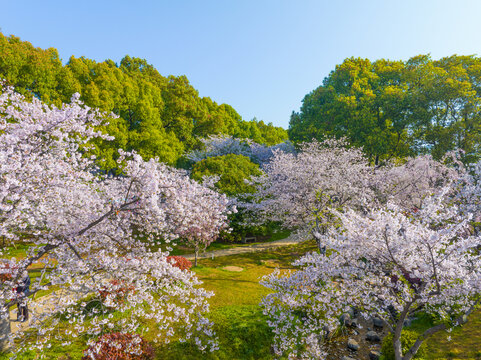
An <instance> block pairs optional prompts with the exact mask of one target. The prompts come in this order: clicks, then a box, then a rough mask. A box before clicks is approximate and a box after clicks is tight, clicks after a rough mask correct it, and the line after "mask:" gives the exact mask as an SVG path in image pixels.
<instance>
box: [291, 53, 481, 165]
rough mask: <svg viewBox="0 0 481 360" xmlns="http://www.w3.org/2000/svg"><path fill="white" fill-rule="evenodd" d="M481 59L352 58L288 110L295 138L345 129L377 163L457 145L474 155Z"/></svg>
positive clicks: (480, 135)
mask: <svg viewBox="0 0 481 360" xmlns="http://www.w3.org/2000/svg"><path fill="white" fill-rule="evenodd" d="M480 66H481V59H480V58H476V57H474V56H456V55H454V56H451V57H447V58H442V59H440V60H436V61H435V60H432V59H431V58H430V57H429V56H427V55H420V56H416V57H413V58H411V59H409V60H408V61H390V60H384V59H381V60H378V61H375V62H371V61H369V60H367V59H360V58H349V59H346V60H345V61H344V62H343V63H342V64H340V65H337V66H336V69H335V70H334V71H332V72H331V74H330V75H329V76H328V77H326V78H325V79H324V81H323V84H322V85H321V86H320V87H318V88H317V89H315V90H314V91H313V92H311V93H309V94H308V95H306V97H305V98H304V100H303V104H302V107H301V109H300V111H299V112H298V113H296V112H294V113H293V114H292V116H291V121H290V125H289V136H290V138H291V139H292V140H295V141H310V140H311V139H312V138H316V139H319V140H321V139H323V138H325V137H327V136H335V137H344V136H345V137H347V138H348V139H349V142H350V143H351V144H352V145H355V146H360V147H362V148H363V149H364V151H365V153H366V155H367V156H368V158H369V160H370V161H371V162H372V163H374V164H379V163H380V162H382V161H385V160H387V159H391V158H393V157H405V156H409V155H414V154H420V153H430V154H432V155H433V157H434V158H435V159H440V158H441V157H442V156H443V155H444V154H445V153H446V152H448V151H451V150H456V149H461V150H463V151H464V152H465V158H464V160H466V161H472V160H475V159H476V158H478V157H479V144H480V142H481V128H480V126H481V125H480V124H481V118H480V101H481V93H480V88H479V80H480V76H481V72H480Z"/></svg>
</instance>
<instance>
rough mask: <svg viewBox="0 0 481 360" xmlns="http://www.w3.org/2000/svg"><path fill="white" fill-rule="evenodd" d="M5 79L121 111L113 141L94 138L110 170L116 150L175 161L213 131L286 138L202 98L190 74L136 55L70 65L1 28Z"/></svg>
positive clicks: (32, 90) (33, 91)
mask: <svg viewBox="0 0 481 360" xmlns="http://www.w3.org/2000/svg"><path fill="white" fill-rule="evenodd" d="M0 78H3V79H5V81H6V82H7V84H8V85H11V86H13V87H15V89H16V91H17V92H19V93H21V94H23V95H26V96H27V97H32V96H34V97H36V98H38V99H41V100H42V101H43V102H45V103H47V104H54V105H56V106H60V105H61V104H62V103H66V102H69V101H70V98H71V97H72V95H73V94H74V93H75V92H78V93H80V95H81V96H80V99H81V100H82V101H83V102H84V103H85V104H86V105H88V106H90V107H94V108H98V109H100V110H101V111H105V112H112V113H113V114H115V115H117V116H118V117H112V119H110V124H109V125H108V126H107V127H106V128H105V129H106V131H107V132H108V133H109V134H110V135H113V136H115V141H113V142H105V141H102V140H96V141H95V144H96V145H97V150H96V155H97V157H98V158H99V159H101V163H102V166H103V167H104V168H106V169H110V168H115V167H116V163H115V160H116V155H115V154H116V149H118V148H122V149H124V150H127V151H130V150H136V151H137V152H138V153H139V154H140V155H141V156H142V157H143V158H144V159H149V158H152V157H158V158H159V160H160V161H163V162H167V163H169V164H175V163H176V161H177V160H178V159H179V158H180V157H181V156H182V155H183V154H184V153H185V152H187V151H190V150H192V149H195V148H196V147H198V146H200V145H201V144H200V142H199V138H203V137H206V136H208V135H213V134H227V135H232V136H235V137H240V138H248V139H252V140H254V141H255V142H257V143H261V144H266V145H274V144H277V143H279V142H282V141H284V140H286V139H287V132H286V131H285V130H284V129H282V128H280V127H274V126H273V125H272V124H265V123H264V122H263V121H258V120H256V119H253V120H252V121H244V120H243V119H242V117H241V116H240V115H239V114H238V113H237V112H236V111H235V110H234V108H232V107H231V106H230V105H227V104H221V105H218V104H217V103H216V102H214V101H213V100H212V99H210V98H208V97H200V96H199V93H198V91H197V90H196V89H195V88H194V87H193V86H192V85H191V84H190V83H189V80H188V79H187V77H186V76H168V77H165V76H162V75H161V74H160V73H159V72H158V71H157V70H156V69H155V68H154V67H153V66H152V65H150V64H148V63H147V61H146V60H144V59H139V58H135V57H130V56H125V57H124V58H123V59H122V60H121V62H120V64H117V63H115V62H114V61H112V60H105V61H103V62H96V61H94V60H91V59H88V58H85V57H80V58H76V57H74V56H71V57H70V59H69V60H68V62H67V63H66V64H65V65H64V64H62V61H61V59H60V58H59V55H58V52H57V50H56V49H54V48H49V49H46V50H44V49H40V48H35V47H34V46H32V44H30V43H29V42H25V41H21V40H20V39H19V38H18V37H15V36H9V37H5V36H4V35H3V34H1V33H0Z"/></svg>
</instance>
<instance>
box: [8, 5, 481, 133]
mask: <svg viewBox="0 0 481 360" xmlns="http://www.w3.org/2000/svg"><path fill="white" fill-rule="evenodd" d="M480 15H481V1H477V0H471V1H468V0H457V1H455V0H450V1H447V0H446V1H444V0H417V1H412V0H402V1H400V0H396V1H394V0H379V1H378V0H371V1H369V0H364V1H360V0H358V1H357V0H350V1H349V0H318V1H302V0H297V1H294V0H292V1H281V0H277V1H273V0H272V1H267V0H266V1H263V0H257V1H250V0H218V1H209V0H192V1H183V0H171V1H162V0H157V1H154V0H152V1H143V0H137V1H134V0H129V1H123V0H116V1H107V0H96V1H90V0H82V1H77V2H75V1H53V0H50V1H42V0H36V1H30V0H0V28H1V29H2V32H3V33H4V34H6V35H9V34H14V35H16V36H19V37H20V38H22V40H27V41H30V42H31V43H32V44H33V45H35V46H38V47H41V48H48V47H55V48H57V49H58V50H59V53H60V56H61V58H62V59H63V61H64V62H66V61H67V60H68V58H69V57H70V55H72V54H73V55H75V56H77V57H79V56H86V57H89V58H93V59H95V60H98V61H102V60H105V59H112V60H114V61H116V62H119V61H120V60H121V58H122V57H123V56H124V55H126V54H128V55H130V56H136V57H141V58H145V59H147V61H148V62H149V63H151V64H153V65H154V66H155V67H156V68H157V69H158V70H159V71H160V73H161V74H162V75H169V74H174V75H181V74H185V75H187V77H188V78H189V80H190V82H191V83H192V85H193V86H194V87H195V88H196V89H197V90H199V93H200V95H201V96H209V97H211V98H212V99H213V100H214V101H216V102H218V103H228V104H230V105H232V106H233V107H234V108H235V109H236V110H237V111H238V112H239V113H240V114H241V115H242V117H243V118H244V119H246V120H250V119H252V118H253V117H254V116H255V117H257V118H258V119H262V120H264V121H266V122H273V123H274V124H275V125H279V126H283V127H285V128H287V126H288V122H289V117H290V114H291V112H292V111H293V110H296V111H297V110H298V109H299V107H300V105H301V101H302V98H303V97H304V95H306V94H307V93H308V92H310V91H312V90H313V89H315V88H316V87H317V86H319V85H320V84H321V81H322V79H323V78H324V77H325V76H327V75H328V74H329V72H330V71H331V70H333V69H334V67H335V65H336V64H339V63H341V62H342V61H343V59H345V58H347V57H351V56H355V57H367V58H369V59H371V60H375V59H379V58H389V59H404V60H405V59H408V58H409V57H411V56H414V55H418V54H421V53H422V54H424V53H431V55H432V57H433V58H440V57H443V56H448V55H452V54H466V55H467V54H469V55H471V54H480V55H481V50H480V48H481V21H480Z"/></svg>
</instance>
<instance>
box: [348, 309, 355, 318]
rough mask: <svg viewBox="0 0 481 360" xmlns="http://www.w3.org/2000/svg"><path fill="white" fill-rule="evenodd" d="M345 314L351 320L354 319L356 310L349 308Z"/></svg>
mask: <svg viewBox="0 0 481 360" xmlns="http://www.w3.org/2000/svg"><path fill="white" fill-rule="evenodd" d="M347 313H348V314H349V315H351V319H354V318H355V317H356V310H355V309H354V308H353V307H351V308H350V309H349V310H348V311H347Z"/></svg>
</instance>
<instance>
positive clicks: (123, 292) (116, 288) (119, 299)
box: [99, 279, 135, 304]
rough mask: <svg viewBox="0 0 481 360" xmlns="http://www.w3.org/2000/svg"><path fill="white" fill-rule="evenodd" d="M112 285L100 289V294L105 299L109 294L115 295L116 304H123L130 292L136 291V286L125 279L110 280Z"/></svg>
mask: <svg viewBox="0 0 481 360" xmlns="http://www.w3.org/2000/svg"><path fill="white" fill-rule="evenodd" d="M109 283H110V285H111V286H110V287H103V288H102V289H100V290H99V293H100V296H101V298H102V300H103V301H105V299H106V298H107V296H108V295H113V296H112V297H113V301H114V303H116V304H121V303H123V302H124V301H125V298H126V297H127V295H128V294H129V293H130V292H134V291H135V287H134V286H133V285H131V284H128V283H127V282H125V281H123V280H116V279H113V280H110V281H109Z"/></svg>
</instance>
